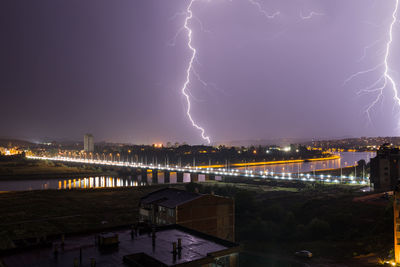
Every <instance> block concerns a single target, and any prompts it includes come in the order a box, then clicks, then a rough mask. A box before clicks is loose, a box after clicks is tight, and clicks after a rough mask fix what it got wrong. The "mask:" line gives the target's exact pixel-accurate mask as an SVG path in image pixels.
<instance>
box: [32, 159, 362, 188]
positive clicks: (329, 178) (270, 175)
mask: <svg viewBox="0 0 400 267" xmlns="http://www.w3.org/2000/svg"><path fill="white" fill-rule="evenodd" d="M27 158H29V159H36V160H50V161H61V162H66V163H78V164H93V165H98V166H103V167H106V166H110V167H126V168H131V169H132V170H133V171H134V173H135V174H136V175H140V176H141V179H142V180H147V178H150V177H151V181H152V183H158V180H159V178H161V177H162V179H163V180H164V183H170V178H171V176H175V177H176V182H177V183H183V182H184V181H187V182H188V181H191V182H198V181H208V180H217V181H220V180H224V178H230V177H242V178H244V177H248V178H259V179H269V180H286V181H303V182H321V183H327V184H354V185H357V184H359V185H367V184H369V179H368V178H365V177H353V176H333V175H322V174H321V175H314V174H310V173H276V172H269V171H259V172H255V171H252V170H238V169H226V168H204V167H203V168H202V167H179V166H176V165H174V166H171V165H166V166H165V165H160V164H158V165H153V164H147V165H146V164H142V163H137V162H134V163H132V162H123V161H106V160H97V159H82V158H67V157H36V156H27ZM149 176H150V177H149Z"/></svg>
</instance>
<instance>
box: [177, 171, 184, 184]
mask: <svg viewBox="0 0 400 267" xmlns="http://www.w3.org/2000/svg"><path fill="white" fill-rule="evenodd" d="M176 182H177V183H183V172H176Z"/></svg>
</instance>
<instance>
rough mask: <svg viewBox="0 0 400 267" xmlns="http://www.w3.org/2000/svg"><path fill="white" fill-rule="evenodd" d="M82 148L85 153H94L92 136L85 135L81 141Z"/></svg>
mask: <svg viewBox="0 0 400 267" xmlns="http://www.w3.org/2000/svg"><path fill="white" fill-rule="evenodd" d="M83 148H84V150H85V151H86V152H93V151H94V141H93V135H91V134H85V137H84V139H83Z"/></svg>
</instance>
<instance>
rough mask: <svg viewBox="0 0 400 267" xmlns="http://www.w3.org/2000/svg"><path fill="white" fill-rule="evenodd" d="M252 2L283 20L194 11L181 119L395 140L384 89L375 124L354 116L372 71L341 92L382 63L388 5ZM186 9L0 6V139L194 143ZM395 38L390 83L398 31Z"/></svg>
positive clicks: (229, 4)
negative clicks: (89, 137) (192, 48)
mask: <svg viewBox="0 0 400 267" xmlns="http://www.w3.org/2000/svg"><path fill="white" fill-rule="evenodd" d="M258 3H260V6H261V7H262V8H263V9H264V10H266V11H268V13H270V14H272V13H274V12H276V11H279V12H280V15H279V16H276V17H275V18H274V19H268V18H266V17H265V16H264V15H263V14H262V13H261V12H259V10H258V7H257V6H256V5H255V4H252V3H251V1H249V0H232V1H230V0H209V1H208V0H207V1H203V0H197V1H196V2H195V3H194V4H193V7H192V10H193V14H194V16H195V19H193V20H192V21H191V23H190V25H191V28H192V29H193V45H194V46H195V47H196V49H197V51H198V57H197V61H196V62H195V64H194V69H195V71H196V73H197V74H198V75H200V76H201V78H202V80H203V81H205V82H206V83H207V86H204V85H203V84H202V83H201V82H200V81H199V80H198V79H197V78H196V76H195V75H193V74H192V76H191V79H192V83H191V85H190V93H191V100H192V105H193V109H192V115H193V117H194V119H195V120H196V122H198V124H199V125H201V126H202V127H204V128H205V130H206V133H207V134H208V135H210V137H211V139H212V141H229V140H245V139H271V138H278V137H302V138H311V137H320V138H321V137H323V138H328V137H340V136H377V135H381V136H382V135H384V136H388V135H397V134H398V112H399V109H398V108H397V107H396V105H395V102H394V101H393V93H392V89H391V87H390V86H387V88H385V90H384V97H383V101H380V102H379V103H378V104H377V105H376V106H375V107H374V108H373V109H372V110H371V119H372V124H371V123H369V121H368V119H367V116H366V113H365V112H364V111H365V108H366V107H367V106H368V105H369V104H370V103H371V102H372V101H373V100H374V98H375V97H376V95H377V94H376V93H372V94H369V95H368V94H367V95H362V96H358V95H357V92H358V91H359V90H360V89H362V88H365V87H367V86H368V85H370V84H372V83H374V82H375V81H376V80H377V79H379V76H380V75H381V74H382V72H383V68H382V67H380V68H377V69H376V70H375V71H373V72H369V73H367V74H365V75H362V76H358V77H356V78H355V79H353V80H352V81H350V82H349V83H347V84H346V85H343V83H344V81H345V80H346V79H347V78H348V77H349V76H351V75H352V74H354V73H356V72H358V71H362V70H366V69H370V68H373V67H375V66H376V65H379V64H381V63H383V59H384V53H385V45H386V41H387V40H388V38H389V25H390V23H391V15H392V12H393V9H394V7H395V0H335V1H332V0H270V1H267V0H259V1H258ZM188 4H189V0H145V1H140V0H112V1H111V0H85V1H82V0H59V1H54V0H35V1H32V0H5V1H1V3H0V33H1V42H0V90H1V91H0V92H1V98H0V99H1V104H0V110H1V114H2V116H0V125H1V128H0V129H1V131H0V135H1V137H18V138H25V139H28V140H31V141H33V140H38V139H40V138H43V137H51V138H69V139H77V140H80V139H82V136H83V134H84V133H86V132H91V133H93V134H94V136H95V138H96V141H100V140H107V141H115V142H132V143H152V142H167V141H172V142H175V141H179V142H183V141H186V142H188V143H203V140H202V139H201V138H200V133H199V131H197V130H196V129H195V128H193V127H192V126H191V124H190V122H189V120H188V119H187V117H186V115H185V111H186V103H185V99H184V97H183V96H182V94H181V88H182V85H183V83H184V81H185V69H186V68H187V64H188V61H189V58H190V55H191V54H190V50H189V49H188V47H187V40H188V39H187V33H186V32H185V31H181V32H180V34H178V35H176V34H177V33H178V32H179V29H180V28H181V27H182V26H183V23H184V20H185V15H186V14H182V13H181V12H183V11H184V10H185V9H186V7H187V5H188ZM311 12H317V13H320V14H315V15H314V16H312V17H311V18H310V19H301V16H300V14H301V13H303V15H304V16H306V15H309V14H311ZM175 14H176V16H174V15H175ZM174 36H177V37H176V38H175V39H174ZM393 36H394V40H393V44H392V50H391V53H390V61H389V64H390V67H391V69H392V70H393V72H392V73H391V75H392V77H394V79H395V80H396V81H400V60H399V56H400V50H399V49H396V48H395V47H398V46H400V29H399V24H396V25H395V27H394V29H393ZM369 45H371V46H370V47H369V48H368V49H366V50H365V51H366V56H365V57H364V58H362V57H363V54H364V47H367V46H369ZM361 58H362V60H360V59H361ZM396 71H397V72H396Z"/></svg>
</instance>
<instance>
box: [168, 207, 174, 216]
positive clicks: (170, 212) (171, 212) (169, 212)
mask: <svg viewBox="0 0 400 267" xmlns="http://www.w3.org/2000/svg"><path fill="white" fill-rule="evenodd" d="M168 216H170V217H174V216H175V210H174V209H168Z"/></svg>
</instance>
